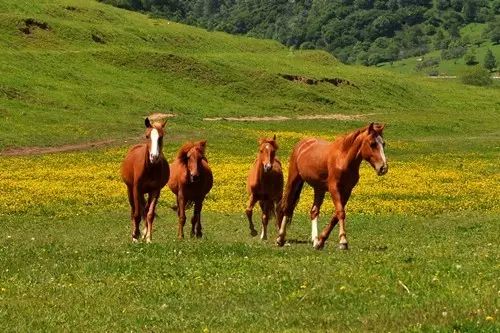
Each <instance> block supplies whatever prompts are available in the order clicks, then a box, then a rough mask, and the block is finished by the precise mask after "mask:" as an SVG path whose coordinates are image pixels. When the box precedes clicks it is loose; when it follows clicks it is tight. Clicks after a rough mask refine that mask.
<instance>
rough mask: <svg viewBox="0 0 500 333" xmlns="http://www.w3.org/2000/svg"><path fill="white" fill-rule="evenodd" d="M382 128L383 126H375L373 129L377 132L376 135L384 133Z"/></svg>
mask: <svg viewBox="0 0 500 333" xmlns="http://www.w3.org/2000/svg"><path fill="white" fill-rule="evenodd" d="M384 128H385V124H377V126H376V127H375V130H376V131H377V132H378V134H382V132H383V131H384Z"/></svg>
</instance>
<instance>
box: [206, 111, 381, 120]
mask: <svg viewBox="0 0 500 333" xmlns="http://www.w3.org/2000/svg"><path fill="white" fill-rule="evenodd" d="M375 114H376V113H365V114H353V115H347V114H313V115H303V116H296V117H285V116H274V117H214V118H203V120H205V121H252V122H260V121H285V120H315V119H323V120H345V121H350V120H363V118H364V117H366V116H373V115H375Z"/></svg>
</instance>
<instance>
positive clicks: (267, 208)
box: [260, 200, 273, 240]
mask: <svg viewBox="0 0 500 333" xmlns="http://www.w3.org/2000/svg"><path fill="white" fill-rule="evenodd" d="M272 207H273V202H272V201H270V200H261V201H260V208H261V210H262V231H261V233H260V239H261V240H266V239H267V225H268V223H269V215H270V214H272V213H271V209H272Z"/></svg>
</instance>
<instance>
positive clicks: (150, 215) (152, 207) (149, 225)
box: [143, 191, 160, 243]
mask: <svg viewBox="0 0 500 333" xmlns="http://www.w3.org/2000/svg"><path fill="white" fill-rule="evenodd" d="M159 197H160V191H157V192H152V193H150V194H149V197H148V205H147V208H148V211H147V213H146V227H145V229H146V232H145V233H144V236H143V237H144V238H145V239H146V243H151V234H152V232H153V220H154V218H155V211H156V204H157V203H158V198H159Z"/></svg>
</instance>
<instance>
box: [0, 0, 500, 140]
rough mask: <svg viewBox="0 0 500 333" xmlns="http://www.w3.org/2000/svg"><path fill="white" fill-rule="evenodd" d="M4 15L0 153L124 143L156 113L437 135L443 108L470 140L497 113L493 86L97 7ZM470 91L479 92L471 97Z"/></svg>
mask: <svg viewBox="0 0 500 333" xmlns="http://www.w3.org/2000/svg"><path fill="white" fill-rule="evenodd" d="M0 10H1V14H0V18H1V20H0V38H1V40H0V42H1V46H0V53H1V55H2V57H1V58H0V70H1V72H2V75H1V77H0V112H1V114H2V117H3V119H4V121H2V123H1V124H0V130H1V132H2V136H1V138H0V149H5V148H7V147H11V148H12V147H22V146H48V145H63V144H72V143H77V142H82V141H95V140H103V139H123V138H130V137H131V136H135V135H137V133H138V132H137V131H136V130H135V129H133V127H132V128H131V127H130V124H132V123H135V122H137V120H138V118H140V117H142V116H144V115H145V114H148V113H150V112H154V111H167V112H170V113H174V114H176V116H177V118H176V120H175V121H173V122H172V126H173V130H174V131H175V132H178V133H184V132H186V131H187V132H189V131H190V129H191V128H201V129H202V128H204V127H205V122H204V121H203V118H204V117H221V116H222V117H227V116H234V115H238V116H269V115H271V116H273V115H311V114H314V115H315V114H330V113H339V114H355V115H357V114H365V113H367V114H376V116H369V117H368V118H369V119H368V118H367V119H366V120H379V121H387V120H389V119H390V120H391V123H392V125H393V126H401V129H403V128H404V129H405V130H406V131H408V133H421V132H422V131H424V132H433V131H432V127H433V126H436V125H435V123H436V122H435V121H434V120H435V119H434V117H435V116H436V115H437V114H439V111H440V110H451V109H453V113H454V114H455V117H453V119H447V120H445V121H444V123H443V124H442V125H440V126H441V128H440V129H439V130H441V129H442V130H444V131H445V132H450V131H457V135H459V133H460V129H463V128H468V129H470V130H471V131H472V132H473V133H472V135H475V134H481V133H484V131H485V128H486V129H488V128H491V124H492V123H494V120H495V119H496V116H497V113H496V110H495V108H498V104H497V103H496V102H494V101H495V100H496V97H497V96H498V90H497V89H478V88H472V87H464V86H461V85H458V84H451V85H446V86H444V85H441V84H440V83H435V82H431V81H429V80H424V79H406V78H404V77H401V76H398V75H396V74H390V73H387V72H385V71H381V70H377V69H372V68H365V67H356V66H354V67H352V66H345V65H342V64H341V63H339V62H338V61H336V60H335V59H334V58H332V57H331V56H330V55H328V54H327V53H324V52H321V51H293V52H291V51H289V50H288V49H287V48H285V47H283V46H281V45H280V44H279V43H277V42H273V41H267V40H258V39H251V38H244V37H235V36H231V35H228V34H225V33H218V32H206V31H204V30H202V29H197V28H193V27H189V26H185V25H181V24H177V23H172V22H168V21H165V20H161V19H152V18H147V17H145V16H144V15H141V14H137V13H132V12H128V11H125V10H121V9H117V8H113V7H111V6H106V5H103V4H100V3H96V2H89V1H41V2H38V3H37V4H36V5H32V4H26V3H22V2H17V1H3V2H2V3H1V4H0ZM285 75H295V76H304V77H308V78H314V79H323V78H330V79H335V78H339V79H342V80H346V81H348V82H350V83H352V84H351V85H348V84H339V85H338V86H336V85H334V84H330V83H327V82H322V83H319V84H315V85H308V84H303V83H301V82H300V81H289V80H287V79H285V78H284V76H285ZM471 95H473V96H475V95H477V96H479V97H478V99H477V100H476V101H475V102H474V103H473V104H472V103H471V98H470V96H471ZM476 102H478V103H480V104H482V105H481V106H480V107H479V109H481V110H483V111H482V112H481V113H480V114H479V113H476V112H472V111H473V110H474V109H476V108H477V107H478V106H477V104H476ZM423 110H427V111H429V112H427V113H426V114H427V118H426V119H425V121H423V120H422V117H420V115H421V113H422V112H423ZM464 116H467V119H468V120H467V121H465V120H461V119H465V118H464ZM215 126H216V128H217V126H218V125H217V124H216V125H215ZM250 126H251V125H250ZM278 126H279V125H278ZM335 126H337V125H335ZM401 132H404V131H401Z"/></svg>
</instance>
